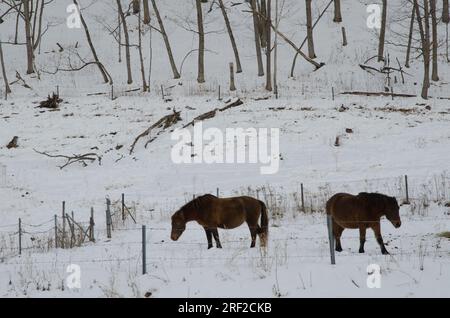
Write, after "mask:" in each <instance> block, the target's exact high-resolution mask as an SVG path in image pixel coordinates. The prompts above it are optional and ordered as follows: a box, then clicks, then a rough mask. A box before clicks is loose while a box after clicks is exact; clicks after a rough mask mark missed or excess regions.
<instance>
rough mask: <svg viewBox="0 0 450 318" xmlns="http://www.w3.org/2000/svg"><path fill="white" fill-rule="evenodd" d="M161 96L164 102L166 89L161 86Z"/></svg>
mask: <svg viewBox="0 0 450 318" xmlns="http://www.w3.org/2000/svg"><path fill="white" fill-rule="evenodd" d="M161 96H162V99H163V100H164V98H165V96H164V87H163V86H162V85H161Z"/></svg>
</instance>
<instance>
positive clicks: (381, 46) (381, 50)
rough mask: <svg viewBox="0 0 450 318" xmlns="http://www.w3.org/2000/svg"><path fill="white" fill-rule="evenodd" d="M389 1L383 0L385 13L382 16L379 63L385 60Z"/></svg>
mask: <svg viewBox="0 0 450 318" xmlns="http://www.w3.org/2000/svg"><path fill="white" fill-rule="evenodd" d="M386 20H387V0H383V13H382V16H381V30H380V40H379V43H378V62H381V61H383V60H384V43H385V41H386Z"/></svg>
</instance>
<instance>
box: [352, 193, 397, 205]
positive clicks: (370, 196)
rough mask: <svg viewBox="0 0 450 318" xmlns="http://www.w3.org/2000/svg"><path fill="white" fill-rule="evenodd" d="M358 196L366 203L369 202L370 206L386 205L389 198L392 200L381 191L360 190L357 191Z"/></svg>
mask: <svg viewBox="0 0 450 318" xmlns="http://www.w3.org/2000/svg"><path fill="white" fill-rule="evenodd" d="M358 198H360V199H362V200H364V201H365V203H366V204H369V205H370V206H381V205H384V206H386V205H387V204H388V203H389V202H390V200H392V199H393V198H392V197H389V196H387V195H385V194H381V193H368V192H360V193H358Z"/></svg>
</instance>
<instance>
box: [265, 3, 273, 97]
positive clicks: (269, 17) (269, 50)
mask: <svg viewBox="0 0 450 318" xmlns="http://www.w3.org/2000/svg"><path fill="white" fill-rule="evenodd" d="M265 31H266V34H267V35H266V41H267V43H266V90H268V91H272V0H267V7H266V29H265Z"/></svg>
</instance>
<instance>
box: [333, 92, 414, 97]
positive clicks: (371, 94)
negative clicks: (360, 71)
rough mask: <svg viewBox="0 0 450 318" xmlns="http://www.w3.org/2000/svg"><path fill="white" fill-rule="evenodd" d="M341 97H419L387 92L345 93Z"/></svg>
mask: <svg viewBox="0 0 450 318" xmlns="http://www.w3.org/2000/svg"><path fill="white" fill-rule="evenodd" d="M341 95H358V96H394V97H417V95H412V94H393V93H385V92H358V91H355V92H343V93H341Z"/></svg>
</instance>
